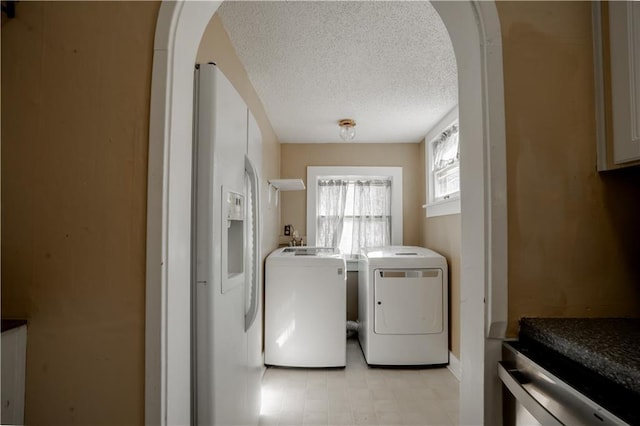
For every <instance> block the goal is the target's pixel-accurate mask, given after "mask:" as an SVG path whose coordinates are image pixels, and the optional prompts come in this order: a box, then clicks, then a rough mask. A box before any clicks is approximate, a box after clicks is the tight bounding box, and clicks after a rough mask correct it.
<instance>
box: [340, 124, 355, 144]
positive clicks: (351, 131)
mask: <svg viewBox="0 0 640 426" xmlns="http://www.w3.org/2000/svg"><path fill="white" fill-rule="evenodd" d="M340 137H341V138H342V140H343V141H350V140H353V138H355V137H356V129H355V127H353V126H349V125H347V126H341V127H340Z"/></svg>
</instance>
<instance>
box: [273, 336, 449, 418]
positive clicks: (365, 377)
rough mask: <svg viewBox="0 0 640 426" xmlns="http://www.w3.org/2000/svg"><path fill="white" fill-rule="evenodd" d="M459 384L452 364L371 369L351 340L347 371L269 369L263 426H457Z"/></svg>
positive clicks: (348, 344) (356, 343) (348, 350)
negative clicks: (435, 366) (438, 366)
mask: <svg viewBox="0 0 640 426" xmlns="http://www.w3.org/2000/svg"><path fill="white" fill-rule="evenodd" d="M458 387H459V384H458V381H457V379H456V378H455V377H454V376H453V374H451V372H450V371H449V370H448V369H446V368H431V369H385V368H369V367H368V366H367V364H366V362H365V361H364V357H363V355H362V352H361V350H360V346H359V345H358V341H357V340H356V339H349V340H348V341H347V367H346V368H345V369H296V368H268V369H267V371H266V373H265V375H264V378H263V381H262V412H261V416H260V425H261V426H272V425H273V426H276V425H295V426H300V425H327V426H333V425H424V426H426V425H456V424H458Z"/></svg>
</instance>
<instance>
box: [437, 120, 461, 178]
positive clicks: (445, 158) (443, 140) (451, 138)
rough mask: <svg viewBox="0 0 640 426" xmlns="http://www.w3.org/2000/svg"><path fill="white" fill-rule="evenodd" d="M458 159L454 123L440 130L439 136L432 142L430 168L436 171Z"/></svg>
mask: <svg viewBox="0 0 640 426" xmlns="http://www.w3.org/2000/svg"><path fill="white" fill-rule="evenodd" d="M459 160H460V148H459V144H458V125H457V124H454V125H452V126H451V127H449V128H448V129H447V130H445V131H444V132H442V135H440V138H438V139H437V140H435V141H434V142H433V163H432V165H431V167H432V170H433V171H434V172H437V171H438V170H441V169H444V168H445V167H447V166H450V165H451V164H454V163H456V162H458V161H459Z"/></svg>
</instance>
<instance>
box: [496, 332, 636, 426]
mask: <svg viewBox="0 0 640 426" xmlns="http://www.w3.org/2000/svg"><path fill="white" fill-rule="evenodd" d="M502 352H503V353H502V359H503V361H501V362H500V363H499V364H498V375H499V377H500V379H501V380H502V383H503V384H504V392H503V404H504V411H503V418H504V424H505V425H628V424H638V423H637V420H638V419H637V416H638V415H637V413H634V411H638V409H637V407H633V401H631V400H630V401H625V398H624V397H622V398H616V397H615V396H616V395H614V394H615V393H616V391H610V390H607V389H606V387H607V386H608V385H607V384H606V383H600V382H599V379H598V378H597V377H595V378H592V377H590V376H589V375H588V374H587V373H588V372H585V371H582V370H580V369H579V366H578V370H577V371H570V370H572V369H574V368H575V366H573V365H570V364H569V363H568V362H565V361H563V360H553V359H550V358H552V357H553V355H548V354H543V355H542V356H539V355H540V354H539V353H536V352H535V351H530V350H529V348H528V347H527V346H526V345H520V344H519V342H505V343H504V344H503V351H502ZM550 366H553V368H552V370H554V371H553V372H552V371H549V370H550V369H549V367H550ZM576 375H577V376H576ZM559 376H564V377H559ZM567 377H574V378H576V377H577V382H578V383H577V384H576V383H575V382H572V380H568V379H567ZM569 382H571V384H569ZM583 388H586V389H587V390H589V389H596V395H597V394H605V398H604V399H603V401H604V400H608V399H611V398H607V394H608V396H609V397H611V396H613V397H614V398H613V401H612V404H609V403H607V404H606V405H607V408H605V407H604V406H603V405H605V404H602V405H601V403H602V401H600V402H601V403H600V404H599V403H597V402H595V401H594V400H593V397H592V395H587V394H585V393H584V389H583ZM626 399H629V398H626ZM631 399H633V396H631ZM610 405H613V408H614V409H615V410H612V407H611V406H610ZM636 405H637V404H636ZM634 408H635V410H634ZM612 411H616V414H614V413H613V412H612ZM623 417H624V418H623Z"/></svg>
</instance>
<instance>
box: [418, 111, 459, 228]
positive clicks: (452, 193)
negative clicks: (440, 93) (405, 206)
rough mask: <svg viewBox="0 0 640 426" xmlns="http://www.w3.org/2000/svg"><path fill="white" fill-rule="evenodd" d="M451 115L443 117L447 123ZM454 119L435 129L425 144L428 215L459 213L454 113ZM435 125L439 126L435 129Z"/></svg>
mask: <svg viewBox="0 0 640 426" xmlns="http://www.w3.org/2000/svg"><path fill="white" fill-rule="evenodd" d="M451 115H452V114H448V116H447V117H445V120H443V121H444V122H445V123H447V121H448V120H446V119H447V118H448V119H449V120H450V119H451ZM455 117H456V118H455V119H454V120H453V122H451V121H448V124H445V125H444V126H443V122H440V124H438V126H436V128H434V130H436V131H438V134H437V136H436V137H431V138H430V139H426V143H427V149H426V151H427V161H426V164H427V170H426V177H427V206H426V207H427V217H431V216H442V215H447V214H456V213H460V144H459V142H460V138H459V131H458V119H457V112H456V114H455ZM438 127H439V128H440V129H438Z"/></svg>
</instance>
